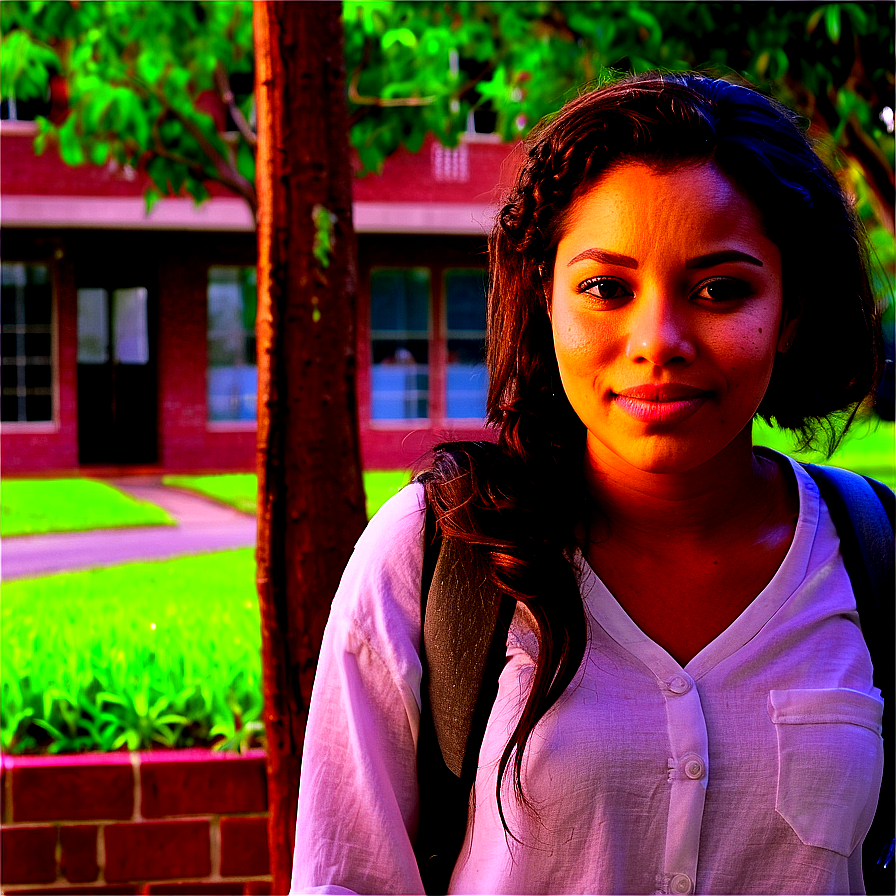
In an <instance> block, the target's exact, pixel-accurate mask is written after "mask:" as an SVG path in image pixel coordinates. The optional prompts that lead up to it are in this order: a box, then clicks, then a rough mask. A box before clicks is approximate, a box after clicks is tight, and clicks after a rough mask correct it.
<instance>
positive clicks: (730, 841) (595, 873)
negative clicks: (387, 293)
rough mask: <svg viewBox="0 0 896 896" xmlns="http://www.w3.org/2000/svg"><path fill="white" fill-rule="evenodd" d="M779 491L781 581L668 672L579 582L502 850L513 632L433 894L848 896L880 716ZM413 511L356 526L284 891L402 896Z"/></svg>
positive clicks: (814, 498)
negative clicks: (581, 643)
mask: <svg viewBox="0 0 896 896" xmlns="http://www.w3.org/2000/svg"><path fill="white" fill-rule="evenodd" d="M780 462H782V463H785V464H786V463H787V461H786V460H785V459H783V458H780ZM794 471H795V475H796V477H797V481H798V485H799V500H800V514H799V520H798V523H797V527H796V533H795V536H794V540H793V543H792V545H791V547H790V550H789V551H788V553H787V556H786V557H785V559H784V562H783V563H782V565H781V567H780V568H779V570H778V572H777V573H776V575H775V576H774V578H773V579H772V581H771V582H770V583H769V585H768V586H767V587H766V588H765V589H764V590H763V591H762V593H761V594H760V595H759V596H758V597H757V598H756V599H755V600H754V601H753V602H752V603H751V604H750V606H749V607H747V609H746V610H745V611H744V612H743V613H742V614H741V615H740V616H739V617H738V618H737V619H736V620H735V621H734V622H733V623H732V624H731V626H729V628H728V629H726V630H725V631H724V632H723V633H722V634H721V635H719V637H717V638H716V639H715V640H714V641H712V642H711V643H710V644H709V645H707V646H706V647H705V648H704V649H703V650H702V651H701V652H700V653H699V654H698V655H697V656H696V657H694V658H693V659H692V660H691V661H690V662H688V663H687V664H686V665H685V666H684V667H682V666H681V665H680V664H679V663H677V662H676V661H675V660H674V659H673V658H672V657H671V656H670V655H669V654H668V653H667V652H666V651H665V650H664V649H663V648H661V647H660V646H659V645H657V644H656V643H655V642H653V641H651V640H650V639H649V638H648V637H647V636H646V635H644V633H643V632H642V631H641V630H640V629H639V628H638V627H637V626H636V625H635V624H634V622H633V621H632V620H631V619H630V618H629V617H628V615H627V614H626V613H625V611H624V610H623V609H622V607H621V606H620V605H619V604H618V603H617V601H616V600H615V599H614V598H613V596H612V595H611V594H610V593H609V591H608V590H607V589H606V587H605V586H604V585H603V583H602V582H601V581H600V579H599V578H598V577H597V575H595V573H594V572H593V571H592V570H590V569H589V568H588V567H587V564H584V563H583V574H582V582H581V588H582V594H583V598H584V601H585V606H586V610H587V616H588V620H589V646H588V649H587V651H586V656H585V659H584V661H583V663H582V667H581V668H580V670H579V673H578V675H577V677H576V679H575V681H574V682H573V683H572V684H571V685H570V687H569V688H568V689H567V691H566V693H565V694H564V695H563V697H562V698H561V699H560V701H558V703H557V704H556V705H555V706H554V707H553V708H552V709H551V710H550V711H549V712H548V713H547V715H546V716H545V717H544V718H543V719H542V720H541V722H540V723H539V724H538V726H537V727H536V729H535V731H534V732H533V735H532V737H531V738H530V741H529V745H528V747H527V750H526V755H525V757H524V763H523V788H524V791H525V794H526V796H527V797H528V803H529V804H528V805H524V804H521V803H520V802H519V800H518V799H517V797H516V796H515V795H514V793H513V790H512V786H511V777H510V773H508V775H507V776H506V778H505V781H504V785H503V789H502V794H503V797H502V804H503V808H504V811H505V814H506V817H507V821H508V824H509V827H510V831H511V833H512V835H513V836H508V835H507V834H506V833H505V831H504V828H503V827H502V825H501V821H500V818H499V815H498V808H497V801H496V797H495V788H496V783H497V781H496V768H497V763H498V759H499V757H500V755H501V753H502V751H503V749H504V747H505V745H506V743H507V740H508V737H509V734H510V732H511V731H512V730H513V728H514V727H515V725H516V721H517V719H518V715H519V711H520V709H521V707H522V704H523V702H524V700H525V696H526V693H527V687H528V683H529V681H530V679H531V675H532V672H533V667H534V659H533V657H534V656H535V654H536V652H537V641H536V639H535V636H534V634H533V633H532V631H531V629H530V628H529V627H528V626H527V624H526V616H525V614H524V613H521V612H518V613H517V616H516V617H515V620H514V624H513V625H512V626H511V632H510V637H509V638H508V650H507V656H508V662H507V665H506V666H505V668H504V670H503V673H502V675H501V678H500V683H499V691H498V697H497V699H496V701H495V705H494V708H493V711H492V714H491V717H490V719H489V723H488V726H487V729H486V734H485V739H484V741H483V744H482V750H481V753H480V768H479V773H478V777H477V781H476V785H475V812H473V813H471V822H470V824H469V825H468V830H467V834H466V840H465V843H464V846H463V849H462V851H461V855H460V858H459V860H458V863H457V865H456V867H455V870H454V874H453V876H452V879H451V885H450V889H449V892H451V893H671V894H688V893H765V894H768V893H862V892H864V889H863V885H862V874H861V842H862V840H863V838H864V836H865V834H866V832H867V829H868V827H869V825H870V823H871V819H872V818H873V815H874V811H875V808H876V805H877V796H878V791H879V787H880V775H881V769H882V763H883V749H882V741H881V737H880V720H881V711H882V701H881V699H880V695H879V692H877V691H876V690H875V689H874V688H873V686H872V684H871V662H870V658H869V655H868V651H867V648H866V647H865V643H864V640H863V638H862V634H861V630H860V628H859V624H858V618H857V614H856V609H855V600H854V597H853V595H852V590H851V587H850V583H849V579H848V577H847V575H846V572H845V570H844V568H843V562H842V559H841V557H840V555H839V550H838V548H839V541H838V538H837V535H836V532H835V530H834V528H833V524H832V523H831V520H830V517H829V515H828V513H827V509H826V508H825V507H824V505H823V503H822V502H821V501H820V499H819V496H818V491H817V488H816V486H815V484H814V483H813V482H812V480H811V479H810V478H809V477H808V476H807V475H806V474H805V473H804V471H803V470H802V469H801V468H799V467H798V466H797V465H794ZM421 504H422V496H421V490H420V488H419V487H414V488H408V489H405V490H404V491H403V492H402V493H401V494H399V495H398V496H397V497H396V498H395V499H393V500H392V501H391V502H390V503H389V504H388V505H387V506H386V507H385V508H384V509H383V510H382V511H381V512H380V514H379V515H378V516H377V518H375V519H374V520H373V521H372V522H371V524H370V526H369V527H368V530H367V531H366V532H365V534H364V536H363V537H362V538H361V540H360V541H359V543H358V546H357V548H356V551H355V554H354V556H353V558H352V560H351V562H350V563H349V566H348V568H347V569H346V573H345V577H344V579H343V582H342V585H341V586H340V590H339V593H338V594H337V597H336V599H335V601H334V604H333V609H332V614H331V618H330V622H329V624H328V627H327V633H326V635H325V639H324V648H323V652H322V655H321V660H320V665H319V667H318V677H317V681H316V684H315V695H314V699H313V700H312V706H311V714H310V718H309V723H308V730H307V739H306V745H305V754H304V757H303V770H302V783H301V787H300V793H299V815H298V827H297V832H296V852H295V862H294V870H293V891H294V892H320V893H344V892H363V893H413V892H417V893H419V892H422V886H421V882H420V877H419V874H418V871H417V866H416V863H415V860H414V855H413V849H412V840H413V836H414V833H415V829H416V811H417V788H416V772H415V758H414V756H415V749H416V737H417V730H418V727H419V683H420V661H419V657H418V654H417V650H418V646H419V632H420V603H419V602H420V594H419V590H420V575H421V562H422V544H421V533H422V511H421ZM661 597H662V596H661V594H659V595H658V599H661Z"/></svg>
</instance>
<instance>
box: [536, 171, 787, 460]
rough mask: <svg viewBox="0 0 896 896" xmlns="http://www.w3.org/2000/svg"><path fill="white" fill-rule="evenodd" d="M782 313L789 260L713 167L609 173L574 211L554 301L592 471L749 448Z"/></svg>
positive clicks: (565, 376)
mask: <svg viewBox="0 0 896 896" xmlns="http://www.w3.org/2000/svg"><path fill="white" fill-rule="evenodd" d="M782 305H783V296H782V287H781V253H780V252H779V250H778V248H777V246H776V245H775V244H774V243H772V242H771V241H770V240H769V239H768V237H767V236H766V235H765V233H764V232H763V228H762V223H761V219H760V215H759V211H758V210H757V209H756V207H755V206H754V205H753V203H752V202H751V201H750V200H748V199H747V198H746V197H745V196H743V195H742V194H741V193H740V192H739V190H738V189H737V188H736V187H735V186H734V185H733V184H732V183H731V181H729V180H728V178H726V177H725V176H724V175H722V174H721V173H720V172H719V171H718V170H717V169H716V168H715V167H714V166H712V165H711V164H703V165H699V166H687V167H681V168H676V169H673V170H671V171H668V172H659V171H656V170H654V169H651V168H649V167H648V166H646V165H644V164H640V163H632V164H627V165H624V166H621V167H619V168H616V169H614V170H611V171H610V172H609V173H607V174H605V175H604V176H603V177H602V178H601V179H600V180H599V181H598V182H597V183H596V185H595V186H593V187H591V189H589V190H588V191H587V192H586V193H584V194H583V195H582V196H581V197H580V198H579V199H578V200H577V201H576V202H575V203H574V205H573V207H572V209H571V214H570V218H569V223H568V225H567V228H566V230H565V232H564V234H563V236H562V238H561V240H560V242H559V245H558V247H557V256H556V261H555V266H554V280H553V285H552V299H551V324H552V328H553V335H554V348H555V351H556V354H557V363H558V366H559V369H560V377H561V380H562V382H563V388H564V390H565V391H566V395H567V397H568V398H569V401H570V403H571V405H572V407H573V409H574V410H575V412H576V414H578V416H579V418H580V419H581V420H582V422H583V423H584V424H585V426H586V428H587V430H588V438H587V444H588V454H589V458H590V461H591V463H592V464H594V465H595V466H596V468H597V469H600V468H601V467H602V466H604V465H606V464H608V463H609V464H611V465H613V466H616V467H618V466H619V464H620V462H621V463H622V464H623V465H624V464H628V465H631V466H632V467H633V468H635V469H638V470H643V471H645V472H657V473H664V472H675V471H685V470H690V469H694V468H695V467H697V466H699V465H700V464H701V463H704V462H706V461H708V460H709V459H711V458H713V457H715V456H716V455H717V454H719V453H720V452H722V451H724V450H726V449H727V448H728V447H729V446H730V445H731V444H732V443H733V442H737V443H738V444H740V445H741V447H742V446H743V444H746V446H747V447H749V442H750V421H751V419H752V417H753V415H754V414H755V413H756V409H757V408H758V407H759V403H760V402H761V400H762V397H763V396H764V394H765V390H766V388H767V386H768V382H769V379H770V377H771V372H772V366H773V364H774V360H775V355H776V352H777V351H778V350H779V348H783V346H784V342H785V340H786V339H787V338H789V336H790V335H791V331H792V329H793V327H794V324H788V325H787V326H786V327H783V328H782ZM784 330H786V332H784Z"/></svg>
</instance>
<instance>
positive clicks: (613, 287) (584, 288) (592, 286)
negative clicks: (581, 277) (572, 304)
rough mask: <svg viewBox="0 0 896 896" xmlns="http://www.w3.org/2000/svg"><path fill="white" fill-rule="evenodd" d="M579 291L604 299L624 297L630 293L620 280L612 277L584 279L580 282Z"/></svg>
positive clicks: (610, 299) (611, 299)
mask: <svg viewBox="0 0 896 896" xmlns="http://www.w3.org/2000/svg"><path fill="white" fill-rule="evenodd" d="M579 292H581V293H587V294H588V295H589V296H594V298H596V299H604V300H606V301H613V300H614V299H624V298H628V297H630V296H631V295H632V291H631V290H630V289H629V288H628V287H627V286H626V285H625V284H624V283H623V282H622V281H621V280H614V279H613V278H612V277H595V278H594V279H592V280H586V281H585V282H584V283H582V284H580V286H579Z"/></svg>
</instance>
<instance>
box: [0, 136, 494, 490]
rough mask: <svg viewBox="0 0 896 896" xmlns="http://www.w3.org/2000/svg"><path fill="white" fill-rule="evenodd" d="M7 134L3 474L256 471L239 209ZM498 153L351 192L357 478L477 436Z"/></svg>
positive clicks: (248, 273)
mask: <svg viewBox="0 0 896 896" xmlns="http://www.w3.org/2000/svg"><path fill="white" fill-rule="evenodd" d="M33 128H34V126H33V124H30V123H27V122H14V121H3V122H2V123H0V158H2V167H0V226H2V237H0V238H2V362H3V363H2V383H0V385H2V427H0V429H2V433H0V456H2V470H3V473H4V474H5V475H24V474H31V473H48V472H51V471H52V472H54V473H56V472H62V471H77V470H84V469H85V468H86V469H87V470H89V469H90V468H91V467H92V466H94V465H101V466H104V467H109V466H115V467H127V466H134V467H141V468H145V467H151V468H159V469H164V470H171V471H174V470H177V471H202V470H208V471H213V470H243V469H245V470H248V469H251V468H252V466H253V464H254V451H255V428H256V427H255V395H256V368H255V345H254V331H253V325H254V314H255V301H256V295H255V267H254V266H255V251H256V250H255V233H254V225H253V222H252V219H251V215H250V213H249V210H248V208H247V206H246V205H245V204H244V203H243V201H242V200H241V199H238V198H234V197H233V196H231V195H229V194H226V193H225V192H224V191H223V190H214V189H213V190H212V198H211V199H210V200H208V201H207V202H206V203H204V204H203V205H201V206H198V207H196V206H195V205H194V203H193V201H192V200H191V199H190V198H172V199H162V200H160V201H159V202H158V203H157V204H156V205H155V207H154V208H153V210H152V212H151V213H149V214H146V211H145V206H144V201H143V198H142V196H143V190H144V187H145V186H146V182H145V181H144V180H143V178H142V177H141V176H140V175H139V174H137V173H136V172H134V171H131V170H128V169H125V170H117V169H116V167H115V166H114V164H113V165H106V166H102V167H97V166H89V165H85V166H83V167H80V168H71V167H68V166H66V165H64V164H63V163H62V162H61V160H60V159H59V158H58V156H57V155H56V154H55V153H54V152H53V151H52V150H49V151H47V152H46V153H45V154H44V155H42V156H35V155H34V152H33V149H32V143H33V136H34V131H33ZM509 156H510V149H509V147H508V146H506V145H503V144H501V143H500V142H497V141H496V140H495V139H494V138H493V137H492V136H491V135H479V134H470V135H467V136H466V137H465V139H464V140H463V141H462V142H461V144H460V145H459V146H458V147H457V148H456V149H446V148H444V147H441V146H439V145H438V144H435V143H432V142H429V143H426V144H425V145H424V147H423V149H422V150H421V151H420V152H419V153H417V154H414V155H412V154H410V153H407V152H403V151H402V152H399V153H398V154H396V155H395V156H394V157H392V158H391V159H389V160H388V161H387V162H386V165H385V167H384V170H383V172H382V174H381V175H378V176H368V177H365V178H359V179H357V180H356V181H355V184H354V220H355V228H356V230H357V232H358V250H359V271H358V273H359V298H360V319H359V330H358V334H359V335H358V339H359V343H358V355H359V371H360V372H359V380H358V391H359V422H360V429H361V444H362V454H363V460H364V464H365V466H366V467H367V468H388V467H397V466H403V465H410V464H412V463H413V462H414V461H415V460H416V459H417V458H418V457H419V456H420V455H421V454H422V453H423V452H424V451H425V449H426V448H427V447H428V445H430V444H432V443H433V442H434V441H435V440H437V439H439V438H444V437H446V436H447V435H451V436H457V437H461V438H469V437H478V436H481V434H482V417H483V410H484V398H485V388H486V377H485V370H484V366H483V363H482V354H481V347H482V340H483V336H484V327H485V298H484V283H485V267H486V257H485V234H486V232H487V230H488V228H489V226H490V223H491V220H492V218H493V215H494V211H495V207H496V202H497V199H498V196H499V195H500V189H501V186H502V178H506V176H507V172H508V168H509V165H508V164H507V162H508V157H509Z"/></svg>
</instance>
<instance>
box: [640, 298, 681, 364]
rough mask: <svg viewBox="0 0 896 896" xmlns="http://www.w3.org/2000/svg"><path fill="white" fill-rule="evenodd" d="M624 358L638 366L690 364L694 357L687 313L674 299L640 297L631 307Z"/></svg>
mask: <svg viewBox="0 0 896 896" xmlns="http://www.w3.org/2000/svg"><path fill="white" fill-rule="evenodd" d="M629 324H630V326H629V336H628V350H627V354H628V358H629V360H631V361H634V362H636V363H639V364H644V363H648V364H653V365H656V366H657V367H665V366H666V365H667V364H673V363H676V362H677V363H679V364H681V363H684V364H690V363H691V362H692V361H693V360H694V358H695V357H696V345H695V343H694V339H693V334H692V333H691V322H690V320H689V315H688V314H687V309H686V308H682V307H680V306H679V305H678V303H676V302H675V301H674V299H672V300H670V299H666V298H663V297H656V298H651V297H647V296H641V298H640V301H638V302H635V303H633V305H632V306H631V318H630V321H629Z"/></svg>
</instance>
